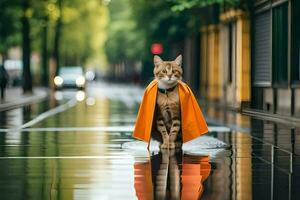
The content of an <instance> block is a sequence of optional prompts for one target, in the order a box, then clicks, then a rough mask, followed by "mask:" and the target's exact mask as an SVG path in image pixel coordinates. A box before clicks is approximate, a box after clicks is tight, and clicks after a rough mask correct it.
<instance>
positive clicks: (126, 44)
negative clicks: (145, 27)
mask: <svg viewBox="0 0 300 200" xmlns="http://www.w3.org/2000/svg"><path fill="white" fill-rule="evenodd" d="M129 3H130V2H129V1H128V0H122V1H121V0H119V1H118V0H115V1H112V2H111V3H110V4H109V6H108V8H109V11H110V21H109V26H108V27H107V34H108V38H107V41H106V44H105V51H106V55H107V58H108V60H109V62H110V63H112V64H117V63H121V62H123V61H135V60H139V59H141V58H142V56H143V50H144V42H145V41H144V35H143V32H141V31H140V30H138V28H137V24H136V21H134V20H133V18H132V16H131V13H132V8H131V7H130V4H129Z"/></svg>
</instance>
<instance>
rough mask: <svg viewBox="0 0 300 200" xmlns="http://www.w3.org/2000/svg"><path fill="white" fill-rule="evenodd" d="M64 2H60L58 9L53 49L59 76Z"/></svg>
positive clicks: (60, 0)
mask: <svg viewBox="0 0 300 200" xmlns="http://www.w3.org/2000/svg"><path fill="white" fill-rule="evenodd" d="M62 1H63V0H58V8H59V11H60V12H59V13H60V15H59V17H58V19H57V22H56V26H55V36H54V48H53V58H54V62H55V65H56V70H55V74H56V75H57V74H58V70H59V67H60V59H59V43H60V37H61V28H62Z"/></svg>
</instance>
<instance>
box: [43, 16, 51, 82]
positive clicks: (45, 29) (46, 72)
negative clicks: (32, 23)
mask: <svg viewBox="0 0 300 200" xmlns="http://www.w3.org/2000/svg"><path fill="white" fill-rule="evenodd" d="M47 35H48V20H47V17H45V24H44V26H43V31H42V85H43V86H45V87H48V84H49V70H48V45H47Z"/></svg>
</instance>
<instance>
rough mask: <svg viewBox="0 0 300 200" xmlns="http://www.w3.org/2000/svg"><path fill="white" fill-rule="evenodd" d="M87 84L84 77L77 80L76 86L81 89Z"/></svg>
mask: <svg viewBox="0 0 300 200" xmlns="http://www.w3.org/2000/svg"><path fill="white" fill-rule="evenodd" d="M84 83H85V78H84V77H83V76H79V77H78V78H77V79H76V85H77V86H78V87H81V86H83V85H84Z"/></svg>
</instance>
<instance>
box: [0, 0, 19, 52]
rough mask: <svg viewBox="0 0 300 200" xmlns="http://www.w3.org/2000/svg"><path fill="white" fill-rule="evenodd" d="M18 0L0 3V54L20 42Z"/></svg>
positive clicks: (7, 0) (4, 0) (5, 0)
mask: <svg viewBox="0 0 300 200" xmlns="http://www.w3.org/2000/svg"><path fill="white" fill-rule="evenodd" d="M19 4H20V0H2V1H0V7H1V12H0V53H5V52H6V51H7V49H8V48H9V47H11V46H14V45H16V44H19V43H20V42H21V35H20V29H21V22H20V20H19V19H20V18H21V15H22V12H21V9H20V7H19Z"/></svg>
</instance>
